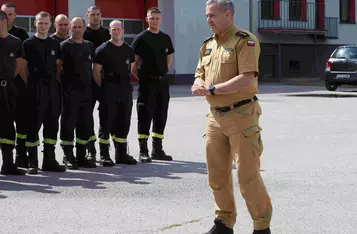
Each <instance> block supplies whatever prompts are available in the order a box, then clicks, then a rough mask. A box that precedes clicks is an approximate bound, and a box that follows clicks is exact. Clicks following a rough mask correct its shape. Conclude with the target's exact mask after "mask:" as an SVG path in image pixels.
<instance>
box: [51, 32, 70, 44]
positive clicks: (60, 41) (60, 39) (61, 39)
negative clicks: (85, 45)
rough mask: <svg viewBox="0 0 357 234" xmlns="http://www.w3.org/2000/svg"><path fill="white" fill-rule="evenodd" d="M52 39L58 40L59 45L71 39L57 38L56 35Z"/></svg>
mask: <svg viewBox="0 0 357 234" xmlns="http://www.w3.org/2000/svg"><path fill="white" fill-rule="evenodd" d="M50 37H52V38H53V39H56V40H57V41H58V42H59V43H62V42H63V41H65V40H67V39H68V38H69V37H67V38H65V39H63V38H60V37H57V36H56V35H55V34H52V35H51V36H50Z"/></svg>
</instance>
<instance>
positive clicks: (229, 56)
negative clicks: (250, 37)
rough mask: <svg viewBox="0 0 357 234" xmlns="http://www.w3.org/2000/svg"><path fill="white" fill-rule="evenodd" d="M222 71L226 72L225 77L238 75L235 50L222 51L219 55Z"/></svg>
mask: <svg viewBox="0 0 357 234" xmlns="http://www.w3.org/2000/svg"><path fill="white" fill-rule="evenodd" d="M221 68H222V72H223V73H226V74H227V76H226V77H227V79H231V78H233V77H235V76H236V75H238V65H237V56H236V51H234V50H233V51H227V50H226V51H224V52H223V53H222V57H221Z"/></svg>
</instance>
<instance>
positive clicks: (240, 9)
mask: <svg viewBox="0 0 357 234" xmlns="http://www.w3.org/2000/svg"><path fill="white" fill-rule="evenodd" d="M234 2H235V7H236V13H235V23H236V24H237V25H238V26H239V27H242V28H245V29H249V11H248V10H247V9H249V0H234ZM158 3H159V4H158V5H159V7H160V8H161V9H162V10H163V11H164V12H163V23H162V31H164V32H166V33H168V34H169V35H170V36H171V38H172V40H173V42H174V45H175V50H176V52H175V54H174V62H173V67H172V68H171V69H170V73H171V74H190V75H189V76H190V77H192V74H193V73H194V72H195V69H196V66H197V62H198V56H199V49H200V47H201V45H202V43H203V41H204V40H205V39H206V38H208V37H209V36H211V35H212V32H211V30H210V29H209V27H208V26H207V21H206V16H205V14H206V12H205V8H206V5H205V4H206V0H159V2H158ZM190 77H188V78H187V79H191V78H190Z"/></svg>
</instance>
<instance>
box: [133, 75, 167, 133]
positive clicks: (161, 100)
mask: <svg viewBox="0 0 357 234" xmlns="http://www.w3.org/2000/svg"><path fill="white" fill-rule="evenodd" d="M138 93H139V96H138V99H137V111H138V138H139V139H148V138H149V131H150V126H151V121H152V122H153V129H152V137H155V138H159V139H163V138H164V130H165V126H166V121H167V113H168V108H169V101H170V87H169V81H168V78H167V77H140V79H139V89H138Z"/></svg>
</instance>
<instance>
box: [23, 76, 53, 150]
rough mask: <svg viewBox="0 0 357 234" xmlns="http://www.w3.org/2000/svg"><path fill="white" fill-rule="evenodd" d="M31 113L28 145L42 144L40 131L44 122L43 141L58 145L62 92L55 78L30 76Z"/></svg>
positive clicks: (29, 101)
mask: <svg viewBox="0 0 357 234" xmlns="http://www.w3.org/2000/svg"><path fill="white" fill-rule="evenodd" d="M27 91H28V103H29V115H28V122H27V126H28V127H27V138H26V146H27V147H37V146H39V145H40V141H39V137H38V133H39V131H40V129H41V126H42V124H43V143H44V144H49V145H56V143H57V134H58V127H59V124H58V119H59V115H60V107H59V105H60V94H59V87H58V81H57V80H56V79H55V78H48V79H40V78H30V79H29V82H28V88H27Z"/></svg>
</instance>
